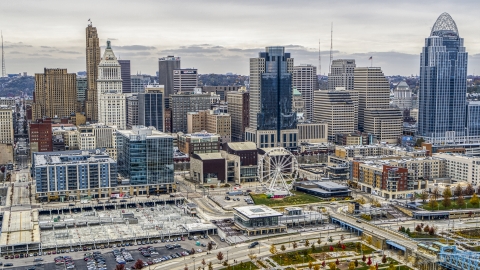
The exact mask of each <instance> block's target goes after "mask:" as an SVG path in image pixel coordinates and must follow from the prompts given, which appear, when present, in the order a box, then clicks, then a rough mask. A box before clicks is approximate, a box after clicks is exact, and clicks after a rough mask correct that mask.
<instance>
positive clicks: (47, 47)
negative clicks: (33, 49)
mask: <svg viewBox="0 0 480 270" xmlns="http://www.w3.org/2000/svg"><path fill="white" fill-rule="evenodd" d="M40 48H44V49H55V47H50V46H40Z"/></svg>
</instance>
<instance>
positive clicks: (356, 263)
mask: <svg viewBox="0 0 480 270" xmlns="http://www.w3.org/2000/svg"><path fill="white" fill-rule="evenodd" d="M355 267H358V259H355Z"/></svg>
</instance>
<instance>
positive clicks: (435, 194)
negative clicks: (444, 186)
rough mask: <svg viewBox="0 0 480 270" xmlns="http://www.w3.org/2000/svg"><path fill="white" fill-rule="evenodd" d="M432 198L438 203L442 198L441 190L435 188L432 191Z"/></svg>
mask: <svg viewBox="0 0 480 270" xmlns="http://www.w3.org/2000/svg"><path fill="white" fill-rule="evenodd" d="M432 197H433V199H434V200H435V201H436V200H438V199H439V198H440V190H439V189H438V187H435V188H434V189H433V191H432Z"/></svg>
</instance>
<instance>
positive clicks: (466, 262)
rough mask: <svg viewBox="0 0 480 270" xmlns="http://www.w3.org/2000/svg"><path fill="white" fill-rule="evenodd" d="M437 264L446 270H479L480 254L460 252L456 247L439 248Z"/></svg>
mask: <svg viewBox="0 0 480 270" xmlns="http://www.w3.org/2000/svg"><path fill="white" fill-rule="evenodd" d="M438 259H439V261H438V263H439V264H440V265H441V266H442V267H444V268H447V269H458V270H460V269H462V270H480V252H473V251H461V250H459V249H457V246H444V247H441V248H440V253H439V254H438Z"/></svg>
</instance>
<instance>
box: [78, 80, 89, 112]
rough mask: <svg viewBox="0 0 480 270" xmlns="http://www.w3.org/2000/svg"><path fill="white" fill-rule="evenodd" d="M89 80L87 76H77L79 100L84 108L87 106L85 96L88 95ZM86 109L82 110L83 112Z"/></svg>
mask: <svg viewBox="0 0 480 270" xmlns="http://www.w3.org/2000/svg"><path fill="white" fill-rule="evenodd" d="M87 88H88V80H87V77H80V76H77V101H78V102H80V104H81V106H82V108H84V107H85V104H84V103H85V96H86V95H87ZM83 111H84V110H81V112H83Z"/></svg>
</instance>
